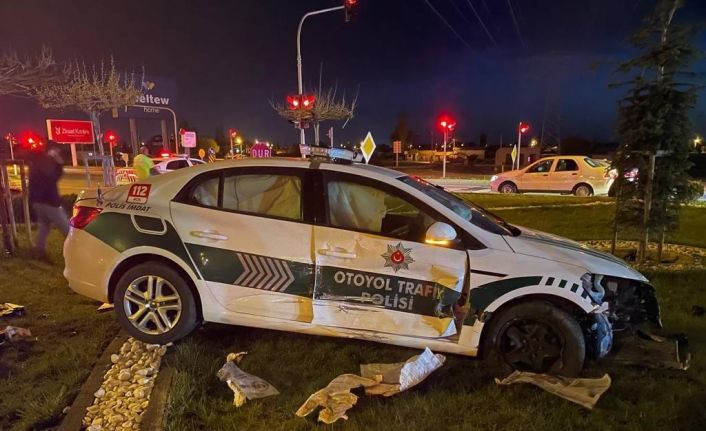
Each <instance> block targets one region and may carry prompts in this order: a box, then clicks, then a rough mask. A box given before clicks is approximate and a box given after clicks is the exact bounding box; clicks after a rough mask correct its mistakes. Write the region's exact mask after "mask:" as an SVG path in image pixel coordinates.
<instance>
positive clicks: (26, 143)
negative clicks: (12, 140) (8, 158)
mask: <svg viewBox="0 0 706 431" xmlns="http://www.w3.org/2000/svg"><path fill="white" fill-rule="evenodd" d="M19 141H20V146H21V147H22V148H24V149H25V150H29V151H32V152H40V151H42V150H43V149H44V147H45V146H46V143H45V142H44V141H43V140H42V138H41V137H40V136H39V135H37V134H36V133H34V132H31V131H27V132H23V133H22V134H21V135H20V140H19Z"/></svg>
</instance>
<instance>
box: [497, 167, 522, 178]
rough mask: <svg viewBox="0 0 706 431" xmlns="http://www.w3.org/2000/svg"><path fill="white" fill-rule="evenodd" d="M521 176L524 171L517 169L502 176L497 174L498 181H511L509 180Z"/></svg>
mask: <svg viewBox="0 0 706 431" xmlns="http://www.w3.org/2000/svg"><path fill="white" fill-rule="evenodd" d="M520 174H522V171H520V170H517V169H515V170H514V171H505V172H503V173H501V174H497V176H498V179H500V178H502V179H509V178H515V177H519V176H520Z"/></svg>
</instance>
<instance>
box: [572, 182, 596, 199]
mask: <svg viewBox="0 0 706 431" xmlns="http://www.w3.org/2000/svg"><path fill="white" fill-rule="evenodd" d="M574 195H575V196H581V197H587V196H592V195H593V189H592V188H591V186H589V185H588V184H579V185H577V186H576V187H574Z"/></svg>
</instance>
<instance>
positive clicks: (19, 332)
mask: <svg viewBox="0 0 706 431" xmlns="http://www.w3.org/2000/svg"><path fill="white" fill-rule="evenodd" d="M2 338H4V339H5V340H7V341H9V342H10V343H14V342H17V341H20V340H31V339H32V331H30V330H29V329H27V328H17V327H15V326H6V327H5V329H3V330H1V331H0V339H2Z"/></svg>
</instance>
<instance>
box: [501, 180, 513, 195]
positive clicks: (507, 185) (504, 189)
mask: <svg viewBox="0 0 706 431" xmlns="http://www.w3.org/2000/svg"><path fill="white" fill-rule="evenodd" d="M498 190H499V191H500V193H505V194H510V193H517V186H516V185H515V184H513V183H511V182H510V181H507V182H504V183H502V184H500V187H498Z"/></svg>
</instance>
